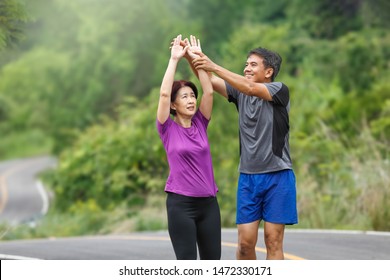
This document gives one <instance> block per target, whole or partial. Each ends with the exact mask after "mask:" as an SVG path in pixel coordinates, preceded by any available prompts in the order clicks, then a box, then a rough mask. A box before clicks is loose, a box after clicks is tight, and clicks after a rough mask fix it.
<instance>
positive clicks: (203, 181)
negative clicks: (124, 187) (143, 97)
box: [156, 35, 221, 260]
mask: <svg viewBox="0 0 390 280" xmlns="http://www.w3.org/2000/svg"><path fill="white" fill-rule="evenodd" d="M180 42H181V35H178V36H177V37H176V38H175V39H174V40H173V42H172V46H171V57H170V59H169V63H168V67H167V69H166V72H165V75H164V78H163V81H162V84H161V88H160V99H159V103H158V109H157V121H156V125H157V130H158V133H159V135H160V138H161V140H162V142H163V145H164V148H165V151H166V154H167V158H168V164H169V168H170V173H169V177H168V179H167V182H166V186H165V191H166V193H167V201H166V205H167V214H168V231H169V235H170V238H171V241H172V245H173V249H174V251H175V255H176V258H177V259H178V260H184V259H197V247H198V249H199V255H200V259H208V260H212V259H213V260H215V259H220V258H221V219H220V210H219V205H218V201H217V198H216V193H217V191H218V188H217V186H216V184H215V181H214V173H213V167H212V159H211V153H210V146H209V143H208V137H207V126H208V124H209V121H210V118H211V112H212V107H213V88H212V85H211V82H210V79H209V77H208V74H207V72H205V71H204V70H199V71H198V76H199V81H200V84H201V86H202V90H203V95H202V100H201V102H200V105H199V110H197V96H198V90H197V88H196V86H195V85H194V84H193V83H191V82H189V81H183V80H181V81H174V76H175V72H176V68H177V64H178V62H179V61H180V59H181V58H182V57H183V56H185V55H188V56H190V57H192V58H195V57H197V56H198V55H197V54H195V53H194V52H197V51H200V42H199V40H196V38H195V37H194V36H191V42H189V41H188V40H187V39H186V40H185V42H187V44H186V46H181V45H180ZM170 114H172V115H173V119H172V118H171V117H170Z"/></svg>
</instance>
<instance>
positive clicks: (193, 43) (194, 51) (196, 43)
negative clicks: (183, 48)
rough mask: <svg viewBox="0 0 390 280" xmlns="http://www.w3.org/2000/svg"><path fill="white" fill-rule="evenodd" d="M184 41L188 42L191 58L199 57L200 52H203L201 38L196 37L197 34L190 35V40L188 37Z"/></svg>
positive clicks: (188, 51)
mask: <svg viewBox="0 0 390 280" xmlns="http://www.w3.org/2000/svg"><path fill="white" fill-rule="evenodd" d="M184 42H185V43H186V44H187V46H188V49H187V54H188V56H189V57H190V58H191V59H194V58H197V57H199V53H201V52H202V48H201V47H200V40H199V39H196V37H195V36H193V35H191V36H190V41H188V39H187V38H186V39H185V40H184Z"/></svg>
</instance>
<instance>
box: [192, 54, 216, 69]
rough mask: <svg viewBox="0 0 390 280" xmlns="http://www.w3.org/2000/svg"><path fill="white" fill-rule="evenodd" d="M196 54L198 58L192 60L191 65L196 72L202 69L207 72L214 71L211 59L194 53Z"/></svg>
mask: <svg viewBox="0 0 390 280" xmlns="http://www.w3.org/2000/svg"><path fill="white" fill-rule="evenodd" d="M196 54H197V55H198V57H197V58H194V60H193V61H192V64H193V65H194V67H195V69H196V70H199V69H202V70H205V71H207V72H214V71H215V69H216V64H215V63H214V62H213V61H211V59H210V58H208V57H207V55H205V54H204V53H202V52H196Z"/></svg>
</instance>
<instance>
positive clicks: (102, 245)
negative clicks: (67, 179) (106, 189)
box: [0, 157, 390, 260]
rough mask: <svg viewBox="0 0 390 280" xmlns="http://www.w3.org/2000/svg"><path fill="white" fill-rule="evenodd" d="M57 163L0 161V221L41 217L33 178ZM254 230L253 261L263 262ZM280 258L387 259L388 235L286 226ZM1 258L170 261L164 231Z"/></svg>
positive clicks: (2, 250)
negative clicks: (255, 253) (254, 251)
mask: <svg viewBox="0 0 390 280" xmlns="http://www.w3.org/2000/svg"><path fill="white" fill-rule="evenodd" d="M55 164H56V161H55V159H53V158H51V157H37V158H31V159H26V160H12V161H7V162H3V163H0V222H7V223H9V224H18V223H24V222H29V221H33V220H34V219H36V218H37V217H41V216H42V215H44V214H45V213H46V211H47V208H48V201H49V200H48V197H47V194H46V192H45V191H44V188H43V186H42V185H41V184H40V183H39V181H37V179H36V174H37V173H39V172H41V171H42V170H44V169H46V168H52V167H54V166H55ZM262 236H263V231H262V230H261V229H260V230H259V241H258V244H257V247H256V252H257V257H258V259H264V258H265V249H264V244H263V237H262ZM236 240H237V231H236V229H224V230H223V233H222V259H223V260H234V259H235V250H236ZM284 248H285V258H286V259H289V260H302V259H309V260H390V233H387V232H363V231H332V230H329V231H320V230H299V229H295V227H288V228H287V230H286V234H285V242H284ZM0 259H48V260H173V259H175V256H174V253H173V250H172V246H171V243H170V240H169V236H168V233H167V232H166V231H160V232H143V233H141V232H139V233H131V234H127V235H115V236H114V235H107V236H85V237H72V238H55V237H53V238H48V239H35V240H16V241H0Z"/></svg>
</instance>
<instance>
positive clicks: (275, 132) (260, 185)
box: [192, 48, 298, 260]
mask: <svg viewBox="0 0 390 280" xmlns="http://www.w3.org/2000/svg"><path fill="white" fill-rule="evenodd" d="M199 55H200V57H199V58H196V59H194V60H193V61H192V63H193V67H194V68H195V69H196V70H199V69H203V70H206V71H208V72H211V73H214V75H211V81H212V85H213V88H214V90H215V91H217V92H218V93H219V94H221V95H222V96H224V97H226V98H227V99H228V101H229V102H233V103H234V104H235V105H236V107H237V110H238V113H239V129H240V133H239V135H240V165H239V172H240V176H239V181H238V189H237V217H236V223H237V228H238V248H237V252H236V257H237V259H256V252H255V247H256V243H257V238H258V227H259V224H260V221H261V220H264V241H265V245H266V248H267V259H269V260H271V259H284V253H283V239H284V230H285V225H286V224H287V225H289V224H296V223H297V222H298V215H297V208H296V186H295V175H294V171H293V169H292V162H291V158H290V151H289V108H290V96H289V90H288V88H287V86H286V85H284V84H283V83H281V82H274V79H275V77H276V76H277V74H278V72H279V69H280V65H281V62H282V59H281V57H280V56H279V55H278V54H277V53H275V52H272V51H270V50H267V49H264V48H256V49H254V50H251V51H250V52H249V54H248V56H247V61H246V65H245V68H244V76H241V75H238V74H236V73H233V72H231V71H229V70H227V69H225V68H223V67H221V66H220V65H217V64H216V63H214V62H213V61H212V60H210V59H209V58H208V57H207V56H206V55H204V54H203V53H199Z"/></svg>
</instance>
